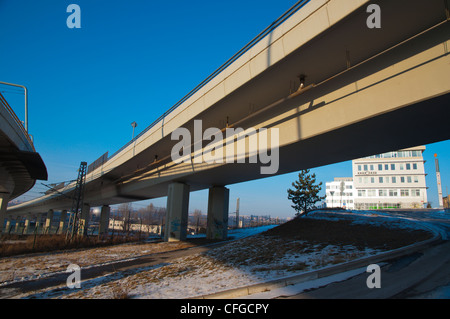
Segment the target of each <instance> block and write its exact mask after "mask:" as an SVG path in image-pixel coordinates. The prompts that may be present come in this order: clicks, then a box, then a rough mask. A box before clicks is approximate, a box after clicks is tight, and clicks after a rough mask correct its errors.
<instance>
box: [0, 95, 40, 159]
mask: <svg viewBox="0 0 450 319" xmlns="http://www.w3.org/2000/svg"><path fill="white" fill-rule="evenodd" d="M0 104H1V105H2V106H3V107H4V108H5V109H6V110H7V111H8V112H9V114H10V115H11V117H12V118H13V120H14V122H16V124H17V126H18V127H19V129H20V130H21V131H22V133H23V135H24V136H25V138H26V139H27V141H28V143H30V145H31V147H32V149H33V151H34V152H36V150H35V148H34V144H33V140H32V139H31V136H30V135H29V134H28V132H27V130H26V129H25V127H24V126H23V123H22V121H21V120H20V119H19V118H18V117H17V115H16V113H15V112H14V111H13V109H12V108H11V106H10V105H9V104H8V102H7V101H6V99H5V97H4V96H3V95H2V94H1V93H0Z"/></svg>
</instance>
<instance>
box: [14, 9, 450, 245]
mask: <svg viewBox="0 0 450 319" xmlns="http://www.w3.org/2000/svg"><path fill="white" fill-rule="evenodd" d="M371 3H372V1H363V0H358V1H357V0H349V1H340V0H313V1H301V2H300V3H299V4H297V8H295V10H290V11H289V12H288V13H287V14H286V15H284V16H283V17H281V18H280V19H279V20H278V21H277V22H276V23H274V24H273V25H272V26H271V27H270V28H268V29H267V31H266V32H265V33H263V34H262V35H261V36H260V37H259V38H257V41H252V42H251V43H250V45H249V46H248V47H246V48H244V49H243V50H241V51H240V52H239V53H238V54H237V55H236V56H235V57H233V58H232V59H230V61H228V62H227V63H226V64H225V65H224V66H223V67H221V68H220V69H219V70H218V71H216V72H215V73H214V74H213V75H212V76H211V77H210V78H208V79H207V80H205V81H204V83H202V84H200V85H199V86H198V87H197V88H195V89H194V90H193V91H192V92H191V93H190V94H188V95H187V96H186V97H185V98H183V99H182V100H181V101H180V103H178V104H177V105H176V106H174V107H173V108H171V109H170V110H169V111H168V112H166V113H165V114H164V115H163V116H162V117H161V118H160V119H158V121H156V122H155V123H153V124H152V125H150V126H149V127H148V128H147V129H146V130H144V132H142V133H141V134H140V135H139V136H138V137H137V138H135V139H134V140H133V141H132V142H131V143H129V144H127V145H125V146H124V147H123V148H122V149H121V150H119V151H118V152H116V153H115V154H114V155H112V156H111V157H110V158H108V160H107V161H105V162H103V163H102V164H101V165H99V166H98V167H97V168H96V169H95V170H93V171H92V172H90V173H89V174H88V176H87V178H86V181H87V183H86V193H85V203H86V204H87V205H88V206H90V207H94V206H102V207H104V208H105V209H104V211H105V214H107V213H108V209H107V206H108V205H111V204H118V203H123V202H129V201H137V200H144V199H151V198H157V197H162V196H168V215H167V221H168V222H167V223H166V236H168V238H166V239H168V240H169V239H170V238H174V239H180V238H181V239H182V238H184V236H185V234H184V233H183V232H185V231H184V230H183V229H184V228H185V224H186V216H187V207H188V201H189V192H190V191H195V190H201V189H210V195H209V205H208V216H209V226H208V229H210V237H214V238H223V237H226V225H227V216H228V196H229V193H228V189H227V188H226V187H225V186H226V185H229V184H233V183H239V182H243V181H248V180H254V179H259V178H264V177H268V176H273V175H275V174H285V173H289V172H294V171H298V170H300V169H305V168H312V167H317V166H322V165H327V164H331V163H336V162H340V161H345V160H350V159H354V158H358V157H363V156H368V155H373V154H377V153H382V152H386V151H391V150H396V149H401V148H407V147H412V146H416V145H423V144H428V143H433V142H437V141H442V140H447V139H449V138H450V131H449V130H448V129H447V122H448V117H449V115H450V110H449V107H448V106H449V102H450V94H449V93H450V57H449V54H448V49H449V45H450V41H449V40H450V39H449V35H450V24H449V23H448V21H449V11H448V2H446V1H441V0H432V1H420V0H410V1H407V0H399V1H388V0H384V1H377V4H378V5H379V7H380V8H381V28H373V29H372V28H369V27H368V24H367V20H368V18H369V16H370V14H371V13H369V12H367V9H368V6H369V5H370V4H371ZM195 120H201V124H202V129H203V131H204V130H206V129H207V128H218V129H220V130H222V131H221V132H225V130H226V129H227V128H243V129H248V128H254V129H255V130H256V131H257V132H258V133H257V134H256V136H257V137H258V140H259V141H260V140H263V139H264V137H265V136H264V135H262V134H261V130H260V129H262V128H267V129H277V131H276V132H277V133H278V140H277V143H276V144H278V147H277V148H276V151H278V154H276V152H275V153H274V154H272V155H277V156H272V158H271V160H272V162H271V163H270V164H274V165H275V166H274V167H275V168H276V170H275V172H273V174H262V171H261V168H262V167H263V166H267V165H264V164H262V163H261V162H257V163H250V160H249V153H248V150H247V152H246V154H245V155H244V157H245V158H246V161H245V163H226V162H225V163H219V162H214V163H207V162H205V161H201V162H199V163H197V162H196V160H195V159H196V158H198V157H197V156H198V155H199V154H201V152H194V151H193V152H192V153H191V155H190V157H191V160H189V161H188V162H186V163H176V162H175V161H174V160H173V156H172V150H173V148H174V146H175V145H176V144H177V143H179V141H178V140H173V138H172V133H173V132H174V131H175V130H176V129H178V128H181V127H182V128H185V129H187V130H188V131H189V133H190V135H191V136H195V129H194V128H195V127H194V124H195ZM271 132H275V131H271ZM274 134H275V133H274ZM249 139H250V138H249V137H246V140H249ZM233 141H234V138H233ZM192 143H193V145H191V146H193V147H194V148H193V149H194V150H195V145H199V144H195V143H202V144H201V151H203V152H205V151H208V150H210V149H211V148H212V144H209V143H210V141H199V140H197V139H196V140H193V141H192ZM224 144H225V141H221V140H220V141H219V142H218V143H217V144H214V150H215V151H216V152H217V151H219V152H220V151H222V152H223V154H224V156H226V154H227V149H226V147H225V146H224ZM236 144H237V143H235V145H234V148H235V149H236V148H237V146H236ZM269 146H272V144H270V145H269ZM277 159H278V162H276V160H277ZM73 188H74V185H67V186H66V187H65V188H64V189H61V190H60V193H64V194H65V195H66V196H61V194H60V193H53V194H49V195H46V196H43V197H41V198H38V199H35V200H33V201H30V202H27V203H24V204H21V205H17V206H14V207H12V208H11V209H10V210H9V212H10V213H11V214H26V213H30V212H45V211H47V210H50V209H52V210H55V209H57V210H64V209H68V208H70V205H71V201H70V199H69V198H68V197H67V196H69V197H70V194H71V192H73Z"/></svg>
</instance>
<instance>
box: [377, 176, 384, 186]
mask: <svg viewBox="0 0 450 319" xmlns="http://www.w3.org/2000/svg"><path fill="white" fill-rule="evenodd" d="M378 182H379V183H380V184H383V177H382V176H380V177H378Z"/></svg>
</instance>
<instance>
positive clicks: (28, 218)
mask: <svg viewBox="0 0 450 319" xmlns="http://www.w3.org/2000/svg"><path fill="white" fill-rule="evenodd" d="M30 221H31V214H27V216H26V217H25V227H24V229H23V232H22V233H23V234H25V235H26V234H28V232H29V231H30Z"/></svg>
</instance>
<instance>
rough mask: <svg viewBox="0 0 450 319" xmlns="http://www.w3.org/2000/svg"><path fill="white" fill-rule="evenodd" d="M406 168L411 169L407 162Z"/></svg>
mask: <svg viewBox="0 0 450 319" xmlns="http://www.w3.org/2000/svg"><path fill="white" fill-rule="evenodd" d="M406 169H407V170H408V171H409V170H410V169H411V164H409V163H407V164H406Z"/></svg>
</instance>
